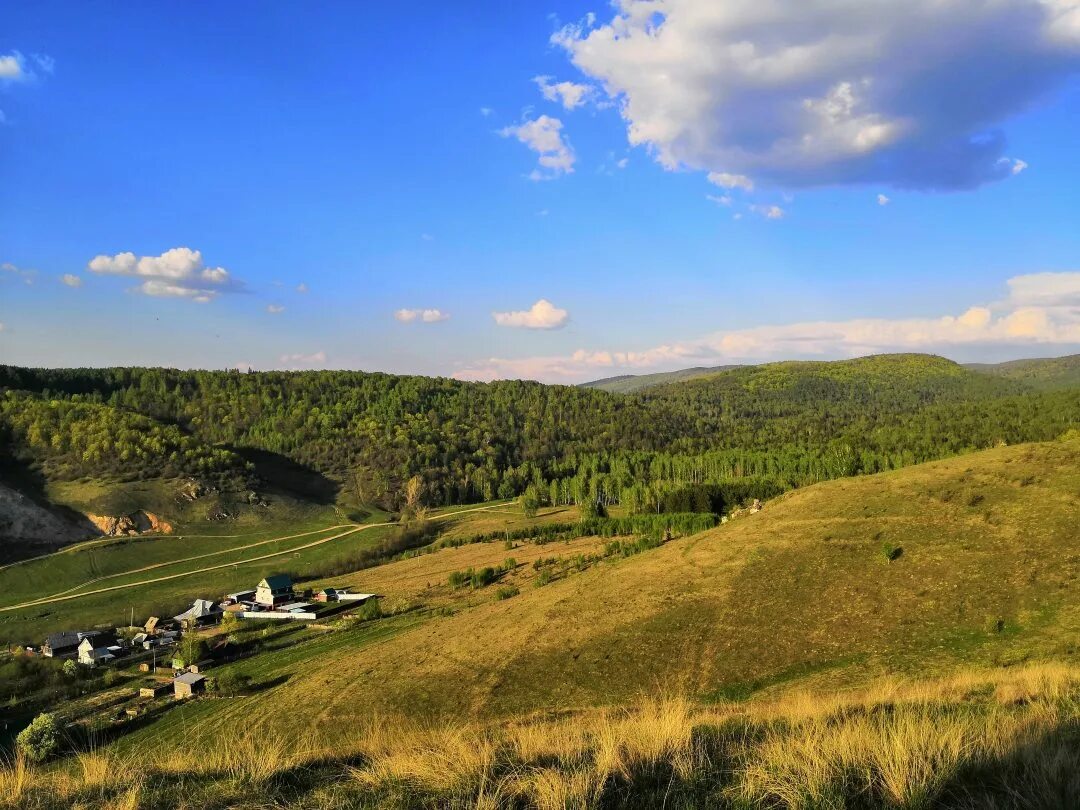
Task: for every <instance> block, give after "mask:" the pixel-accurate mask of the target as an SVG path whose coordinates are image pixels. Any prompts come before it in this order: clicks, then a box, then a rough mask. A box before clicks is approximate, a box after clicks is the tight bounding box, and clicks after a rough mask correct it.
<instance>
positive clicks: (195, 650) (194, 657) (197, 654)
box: [173, 632, 206, 667]
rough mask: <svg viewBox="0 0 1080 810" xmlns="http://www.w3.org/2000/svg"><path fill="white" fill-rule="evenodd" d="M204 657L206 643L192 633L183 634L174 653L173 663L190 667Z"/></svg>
mask: <svg viewBox="0 0 1080 810" xmlns="http://www.w3.org/2000/svg"><path fill="white" fill-rule="evenodd" d="M205 657H206V642H205V641H203V640H202V639H201V638H199V637H198V636H197V635H195V634H194V633H190V632H189V633H185V634H184V638H183V639H181V641H180V646H179V648H178V649H177V651H176V657H175V658H174V659H173V661H174V662H176V663H179V664H180V666H182V667H190V666H191V665H192V664H197V663H198V662H199V661H201V660H203V658H205Z"/></svg>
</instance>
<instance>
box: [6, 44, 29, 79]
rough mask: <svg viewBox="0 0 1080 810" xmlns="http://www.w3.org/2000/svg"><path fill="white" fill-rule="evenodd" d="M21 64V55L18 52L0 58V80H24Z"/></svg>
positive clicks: (23, 70)
mask: <svg viewBox="0 0 1080 810" xmlns="http://www.w3.org/2000/svg"><path fill="white" fill-rule="evenodd" d="M23 63H24V59H23V55H22V54H21V53H19V52H18V51H15V52H14V53H9V54H5V55H3V56H0V79H3V80H5V81H9V82H10V81H17V80H18V79H22V78H25V76H26V71H25V69H24V68H23Z"/></svg>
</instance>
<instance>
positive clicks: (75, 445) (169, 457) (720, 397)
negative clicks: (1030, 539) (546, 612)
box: [0, 355, 1080, 512]
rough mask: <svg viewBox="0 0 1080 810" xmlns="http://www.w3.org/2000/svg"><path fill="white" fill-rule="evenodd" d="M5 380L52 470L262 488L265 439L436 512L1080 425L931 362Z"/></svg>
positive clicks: (707, 493) (368, 496)
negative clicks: (586, 379)
mask: <svg viewBox="0 0 1080 810" xmlns="http://www.w3.org/2000/svg"><path fill="white" fill-rule="evenodd" d="M0 391H2V392H3V394H2V396H0V448H2V449H3V450H4V451H5V452H6V453H7V454H8V455H9V456H12V457H14V458H17V459H19V460H20V461H21V462H22V463H26V464H32V465H35V466H38V467H41V468H42V469H43V470H45V471H46V472H47V474H48V475H51V476H55V477H61V478H76V477H83V476H94V477H128V478H131V477H136V478H137V477H154V476H159V475H174V474H176V475H180V474H185V475H196V476H202V477H206V476H216V477H218V478H219V479H221V480H226V479H227V480H233V481H236V482H242V481H244V482H246V481H247V479H248V478H249V477H250V476H251V475H252V474H257V470H253V469H252V467H251V465H249V464H248V463H247V462H245V461H243V459H242V458H241V455H240V452H239V451H242V450H243V449H245V448H255V449H259V450H262V451H266V452H269V453H274V454H278V455H280V456H283V457H285V458H288V459H289V460H291V461H293V462H296V463H298V464H301V465H304V466H306V467H309V468H311V469H313V470H316V471H318V472H320V473H322V474H324V475H326V476H328V477H330V478H333V479H335V480H336V481H338V482H340V483H341V485H342V486H344V487H347V488H349V489H350V490H351V491H353V492H354V493H355V495H356V497H357V499H358V500H361V501H365V502H370V503H379V504H381V505H384V506H386V507H388V508H393V509H397V508H399V507H401V506H402V505H403V504H404V502H405V499H406V490H407V489H408V487H407V482H409V481H410V480H412V481H414V484H413V485H412V486H413V487H414V490H415V491H414V492H413V494H412V496H411V497H412V498H413V500H414V501H416V502H417V503H423V504H426V505H444V504H445V505H449V504H456V503H469V502H475V501H483V500H493V499H496V498H510V497H516V496H518V495H521V494H523V493H525V492H529V493H531V494H530V498H532V499H535V500H536V501H537V502H544V503H552V504H567V503H577V504H582V503H585V502H592V503H600V504H612V503H628V504H630V505H631V506H632V510H631V511H641V512H646V511H653V512H682V511H699V510H700V509H704V508H705V506H706V504H707V505H708V507H709V511H723V510H724V509H725V508H726V507H727V506H729V505H731V504H733V503H738V502H741V501H744V500H747V499H750V498H755V497H761V498H764V497H770V496H771V495H774V494H776V493H778V492H780V491H783V490H785V489H789V488H791V487H795V486H802V485H805V484H808V483H813V482H815V481H820V480H826V479H830V478H836V477H841V476H846V475H854V474H860V473H873V472H879V471H882V470H890V469H896V468H898V467H902V466H906V465H909V464H914V463H919V462H922V461H928V460H932V459H935V458H941V457H943V456H947V455H953V454H956V453H961V452H966V451H970V450H975V449H981V448H985V447H990V446H993V445H995V444H999V443H1002V442H1007V443H1010V444H1011V443H1016V442H1021V441H1036V440H1046V439H1051V438H1054V437H1056V436H1058V435H1060V434H1061V433H1063V432H1064V431H1065V430H1066V429H1068V428H1069V427H1070V426H1075V425H1076V424H1078V423H1080V389H1078V388H1075V387H1074V388H1070V389H1066V390H1057V391H1036V390H1032V389H1030V388H1027V387H1025V386H1024V385H1023V384H1022V383H1019V382H1016V381H1014V380H1010V379H1005V378H995V377H990V376H988V375H983V374H978V373H975V372H972V371H969V370H967V369H964V368H962V367H961V366H958V365H956V364H955V363H952V362H950V361H947V360H944V359H942V358H935V357H928V356H923V355H893V356H879V357H871V358H862V359H860V360H853V361H841V362H831V363H777V364H770V365H765V366H756V367H745V368H738V369H733V370H729V371H725V372H722V373H720V374H717V375H713V376H709V377H704V378H698V379H694V380H689V381H684V382H679V383H674V384H670V385H664V386H657V387H655V388H649V389H645V390H644V391H643V392H640V393H638V394H632V395H623V394H610V393H607V392H604V391H599V390H596V389H588V388H576V387H569V386H549V385H541V384H539V383H533V382H522V381H505V382H495V383H489V384H482V383H466V382H460V381H456V380H451V379H443V378H430V377H412V376H398V375H391V374H381V373H364V372H345V371H309V372H250V373H241V372H235V371H228V372H212V371H178V370H173V369H153V368H109V369H57V370H41V369H25V368H18V367H11V366H0ZM416 482H419V483H416ZM245 485H246V483H245ZM417 487H418V490H417V489H416V488H417Z"/></svg>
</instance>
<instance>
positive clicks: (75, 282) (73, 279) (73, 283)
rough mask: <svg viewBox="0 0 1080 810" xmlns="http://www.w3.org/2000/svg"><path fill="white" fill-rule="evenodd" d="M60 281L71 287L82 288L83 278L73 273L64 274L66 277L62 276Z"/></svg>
mask: <svg viewBox="0 0 1080 810" xmlns="http://www.w3.org/2000/svg"><path fill="white" fill-rule="evenodd" d="M60 281H62V282H63V283H64V284H66V285H67V286H69V287H81V286H82V278H80V277H79V276H76V275H74V274H73V273H64V275H62V276H60Z"/></svg>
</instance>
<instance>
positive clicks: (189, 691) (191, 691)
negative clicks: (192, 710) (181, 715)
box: [173, 672, 206, 700]
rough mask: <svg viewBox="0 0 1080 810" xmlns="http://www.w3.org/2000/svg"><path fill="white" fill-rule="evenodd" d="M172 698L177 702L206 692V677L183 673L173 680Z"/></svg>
mask: <svg viewBox="0 0 1080 810" xmlns="http://www.w3.org/2000/svg"><path fill="white" fill-rule="evenodd" d="M173 689H174V692H173V696H174V697H175V698H176V699H177V700H182V699H184V698H189V697H191V696H192V695H196V694H198V693H200V692H204V691H206V676H205V675H199V674H198V673H195V672H185V673H184V674H183V675H177V676H176V677H175V678H174V679H173Z"/></svg>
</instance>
